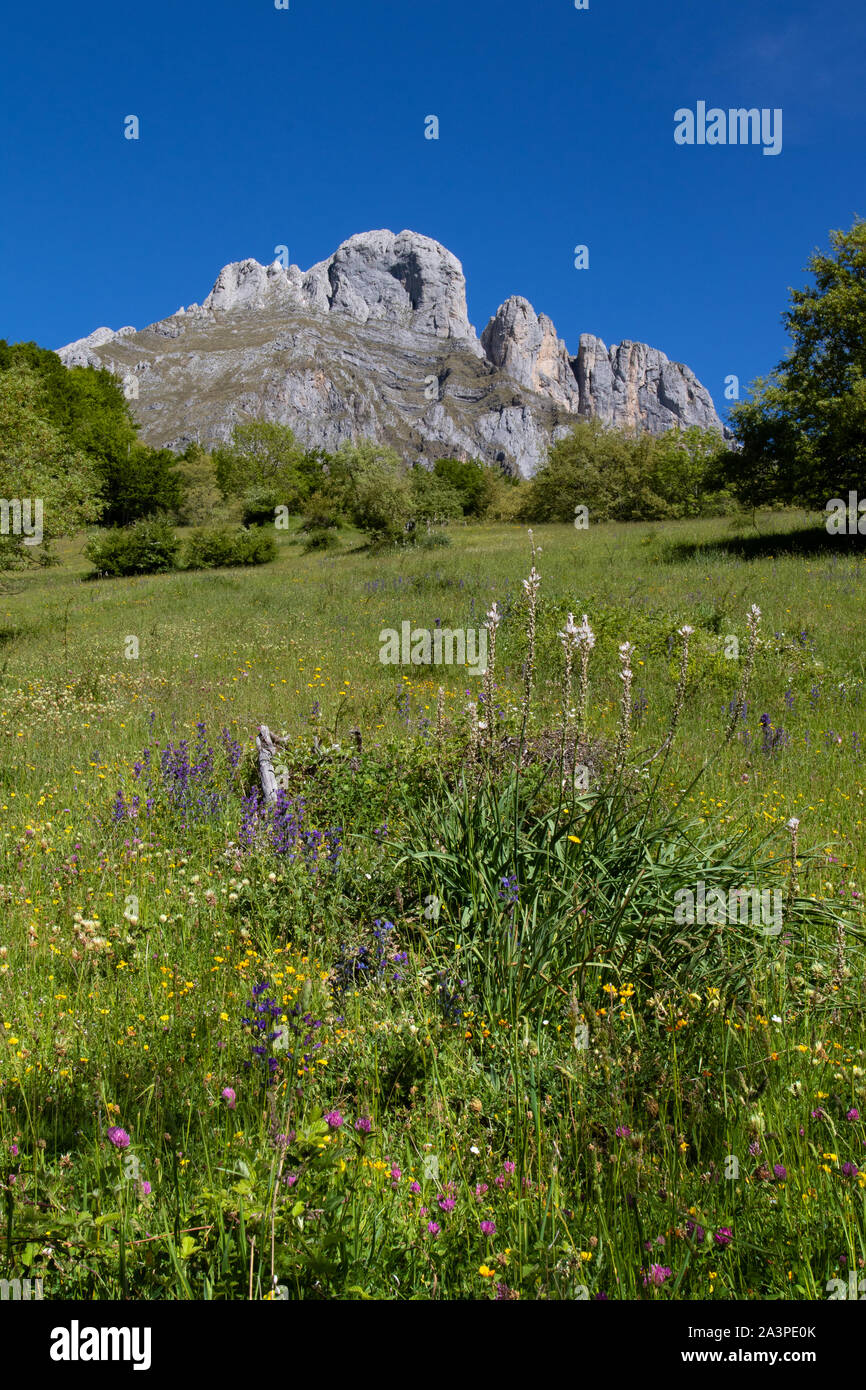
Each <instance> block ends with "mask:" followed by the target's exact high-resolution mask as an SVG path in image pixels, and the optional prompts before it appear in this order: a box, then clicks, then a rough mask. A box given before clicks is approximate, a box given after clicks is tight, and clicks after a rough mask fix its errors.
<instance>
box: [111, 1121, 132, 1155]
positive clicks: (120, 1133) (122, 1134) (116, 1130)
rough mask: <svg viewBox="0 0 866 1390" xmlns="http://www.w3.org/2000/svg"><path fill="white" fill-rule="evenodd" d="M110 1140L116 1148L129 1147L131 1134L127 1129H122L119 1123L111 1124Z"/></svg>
mask: <svg viewBox="0 0 866 1390" xmlns="http://www.w3.org/2000/svg"><path fill="white" fill-rule="evenodd" d="M108 1140H109V1143H111V1144H113V1145H114V1147H115V1148H116V1149H128V1148H129V1135H128V1134H127V1132H126V1130H125V1129H121V1128H120V1127H119V1125H112V1126H111V1129H110V1130H109V1131H108Z"/></svg>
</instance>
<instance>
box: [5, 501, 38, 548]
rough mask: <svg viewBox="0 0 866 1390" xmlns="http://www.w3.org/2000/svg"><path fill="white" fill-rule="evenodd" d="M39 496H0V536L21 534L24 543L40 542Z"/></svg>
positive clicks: (36, 543)
mask: <svg viewBox="0 0 866 1390" xmlns="http://www.w3.org/2000/svg"><path fill="white" fill-rule="evenodd" d="M42 514H43V504H42V498H41V497H8V498H7V497H0V536H9V535H12V536H23V537H24V545H41V544H42V535H43V531H42Z"/></svg>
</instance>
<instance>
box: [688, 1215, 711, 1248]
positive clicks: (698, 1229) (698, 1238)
mask: <svg viewBox="0 0 866 1390" xmlns="http://www.w3.org/2000/svg"><path fill="white" fill-rule="evenodd" d="M686 1231H687V1232H688V1234H689V1235H690V1236H694V1238H695V1242H696V1244H698V1245H700V1244H701V1242H702V1241H703V1239H704V1236H705V1235H706V1234H707V1233H706V1231H705V1230H704V1228H703V1226H698V1225H697V1223H696V1222H694V1221H692V1219H691V1217H690V1218H689V1220H688V1221H687V1222H686Z"/></svg>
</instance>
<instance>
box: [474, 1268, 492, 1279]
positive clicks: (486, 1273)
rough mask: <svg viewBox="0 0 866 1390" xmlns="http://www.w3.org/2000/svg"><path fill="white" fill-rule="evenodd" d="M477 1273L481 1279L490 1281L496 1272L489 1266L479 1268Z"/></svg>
mask: <svg viewBox="0 0 866 1390" xmlns="http://www.w3.org/2000/svg"><path fill="white" fill-rule="evenodd" d="M478 1273H479V1274H480V1275H481V1276H482V1278H484V1279H492V1278H493V1276H494V1275H495V1273H496V1270H495V1269H491V1268H490V1266H489V1265H481V1266H480V1267H479V1270H478Z"/></svg>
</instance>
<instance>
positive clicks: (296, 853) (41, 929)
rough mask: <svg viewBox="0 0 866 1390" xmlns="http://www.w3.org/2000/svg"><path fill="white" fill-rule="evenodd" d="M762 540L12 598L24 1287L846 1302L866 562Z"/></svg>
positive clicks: (6, 741)
mask: <svg viewBox="0 0 866 1390" xmlns="http://www.w3.org/2000/svg"><path fill="white" fill-rule="evenodd" d="M757 520H758V524H759V527H760V535H761V543H760V545H759V546H754V547H752V549H751V550H749V549H748V548H747V549H746V550H744V549H743V547H742V546H739V545H738V544H737V543H736V542H737V537H736V536H733V535H732V533H731V530H730V525H729V522H728V521H727V519H725V518H717V519H710V520H697V521H691V522H687V523H681V522H665V523H663V524H659V525H646V524H639V523H634V524H631V525H614V524H599V525H597V526H594V527H592V528H591V529H590V530H588V531H585V532H580V531H578V530H576V529H575V528H574V527H572V526H569V525H553V524H551V525H543V526H538V527H536V528H535V530H534V533H530V534H529V535H527V533H526V529H525V528H524V527H521V526H518V525H516V524H515V525H507V524H486V525H466V526H458V527H454V528H452V531H451V533H450V535H451V545H450V547H448V548H447V550H446V549H423V548H419V547H413V548H411V549H406V548H394V549H390V550H385V551H382V552H380V553H378V554H376V555H373V554H371V553H370V552H368V551H366V550H363V549H361V548H360V547H358V546H355V547H354V548H353V546H352V543H351V540H347V541H345V542H344V545H343V548H342V549H340V550H339V551H338V552H336V553H330V552H329V553H326V554H319V553H316V552H309V549H308V548H306V549H305V546H304V540H303V537H302V536H301V535H300V533H299V532H297V531H284V532H281V533H278V534H277V537H276V542H275V547H276V554H277V558H276V560H275V561H274V562H273V563H271V564H267V565H264V566H262V567H260V568H255V569H251V568H236V569H226V570H220V571H201V570H184V571H181V572H168V573H159V574H154V575H150V576H146V577H141V578H117V579H114V578H108V579H102V580H101V581H93V580H92V579H88V578H87V561H86V557H85V555H84V549H83V545H84V543H83V540H79V539H72V540H62V541H60V542H59V543H58V547H57V553H58V555H59V557H60V560H61V563H60V564H59V565H56V566H54V567H47V568H44V569H40V570H36V571H33V572H29V573H27V574H26V575H15V576H9V577H8V578H7V579H6V580H5V581H4V586H3V591H2V593H0V1266H2V1272H3V1274H4V1277H6V1278H7V1279H10V1280H11V1279H16V1278H17V1279H23V1278H29V1279H39V1280H41V1281H42V1287H43V1288H44V1290H45V1292H46V1296H50V1297H51V1298H68V1299H80V1300H91V1299H114V1300H116V1299H125V1298H131V1299H137V1300H250V1299H251V1300H269V1301H272V1300H298V1299H304V1300H325V1299H341V1300H370V1299H388V1300H400V1301H402V1300H414V1299H441V1300H457V1299H470V1300H490V1301H522V1302H526V1301H536V1300H579V1301H584V1300H586V1301H591V1300H597V1301H616V1300H640V1301H648V1302H652V1301H665V1302H669V1301H691V1300H701V1301H706V1300H710V1301H730V1300H755V1301H760V1300H793V1301H802V1300H808V1301H823V1300H834V1299H835V1300H840V1299H850V1298H857V1299H859V1298H861V1297H862V1296H864V1295H866V1226H864V1195H866V1192H864V1189H866V1024H864V1005H866V998H864V978H866V959H864V911H863V896H862V895H863V892H864V870H866V856H864V846H866V837H864V835H863V830H862V826H863V815H864V811H863V797H864V753H863V744H862V739H863V736H864V725H866V720H864V713H866V700H864V679H866V677H864V668H863V656H862V648H861V643H860V634H861V631H862V613H863V605H864V597H866V590H864V576H866V568H864V561H863V557H862V555H861V554H860V553H859V552H858V551H857V550H855V549H854V548H853V546H852V547H851V548H848V547H847V546H846V539H847V538H846V537H840V538H839V544H838V546H837V547H836V548H835V549H834V550H832V551H831V550H828V549H825V550H824V551H822V552H816V553H814V554H810V553H808V552H807V553H802V551H801V550H800V549H798V548H797V547H796V546H792V545H791V544H790V537H791V535H796V533H797V527H798V525H799V524H800V522H799V518H798V516H797V515H796V514H793V513H781V512H774V513H766V514H761V515H759V517H758V518H757ZM404 623H409V624H411V631H412V632H414V631H415V630H418V631H421V632H422V633H427V634H428V639H429V634H431V633H432V634H434V635H435V634H436V633H437V632H438V631H440V630H450V631H454V630H457V629H459V630H460V631H461V632H465V631H468V630H470V629H472V630H473V631H476V632H481V631H483V633H484V637H485V646H484V651H485V652H486V662H485V663H484V670H483V671H479V670H476V671H475V673H473V674H470V673H469V672H468V671H467V668H466V666H465V665H464V666H461V665H458V664H456V663H454V664H448V663H447V662H446V661H443V662H441V663H440V664H436V663H435V661H433V660H432V659H431V658H430V656H429V654H428V655H426V656H425V651H424V643H423V642H420V644H419V653H416V655H418V659H417V660H415V659H412V654H411V650H410V652H409V660H408V661H403V660H396V659H394V660H391V661H389V662H384V661H383V660H381V659H380V649H381V641H380V633H381V632H382V631H383V630H389V631H393V632H394V633H395V634H400V633H401V632H402V625H403V624H404ZM130 639H134V641H131V640H130ZM427 645H428V647H429V648H430V650H434V648H433V646H432V644H431V643H430V642H429V640H428V644H427ZM394 650H395V653H396V652H398V647H395V649H394ZM400 655H401V656H402V653H400Z"/></svg>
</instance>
